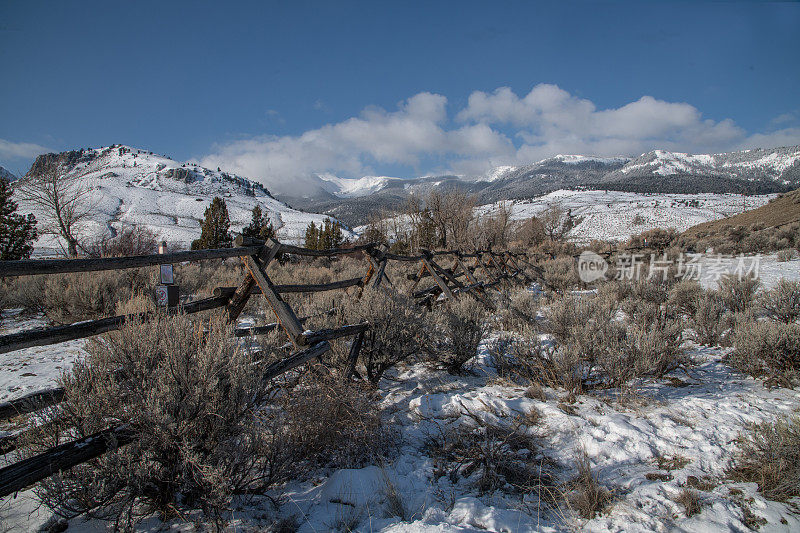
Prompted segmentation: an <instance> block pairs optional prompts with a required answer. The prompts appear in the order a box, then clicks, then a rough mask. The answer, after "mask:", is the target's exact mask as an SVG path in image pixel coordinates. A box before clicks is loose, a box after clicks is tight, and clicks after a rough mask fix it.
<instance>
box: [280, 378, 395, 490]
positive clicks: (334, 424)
mask: <svg viewBox="0 0 800 533" xmlns="http://www.w3.org/2000/svg"><path fill="white" fill-rule="evenodd" d="M379 400H380V399H379V397H378V396H377V395H376V393H375V390H374V389H372V388H371V387H370V388H368V387H363V386H359V385H358V384H352V383H344V382H342V380H341V379H337V378H336V377H335V376H332V375H331V374H329V373H327V372H325V371H324V370H322V369H317V371H314V372H307V373H305V374H303V375H302V377H301V378H300V379H299V381H298V382H297V383H295V384H292V386H291V387H288V388H285V389H284V390H283V394H282V395H281V398H280V400H279V401H278V404H279V405H280V406H281V407H282V409H281V410H280V411H279V412H277V413H274V415H275V416H276V417H277V419H276V420H274V421H273V427H274V428H276V429H277V437H278V438H276V441H278V442H276V444H278V443H279V445H280V447H282V448H283V449H284V450H285V451H286V452H288V453H289V454H290V457H289V458H288V459H289V460H282V461H280V462H277V464H283V465H286V466H287V467H288V466H289V465H291V470H292V471H293V475H294V476H296V475H298V474H299V473H301V472H303V471H306V470H308V469H310V468H315V467H320V466H324V467H331V468H357V467H361V466H364V465H366V464H369V463H370V462H374V461H375V460H376V459H377V458H379V457H383V456H384V455H385V454H386V453H387V452H388V451H389V450H390V449H391V448H392V446H391V440H392V439H391V437H392V434H391V431H390V429H389V428H388V427H387V426H386V425H385V424H384V422H383V418H382V416H381V409H380V406H379ZM287 474H288V472H287ZM284 477H286V474H284Z"/></svg>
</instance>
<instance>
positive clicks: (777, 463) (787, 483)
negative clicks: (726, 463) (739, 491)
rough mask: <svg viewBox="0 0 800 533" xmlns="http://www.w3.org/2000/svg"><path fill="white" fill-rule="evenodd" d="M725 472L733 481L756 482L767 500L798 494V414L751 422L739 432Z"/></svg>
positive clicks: (799, 430) (799, 492) (799, 422)
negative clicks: (791, 416) (786, 417)
mask: <svg viewBox="0 0 800 533" xmlns="http://www.w3.org/2000/svg"><path fill="white" fill-rule="evenodd" d="M737 442H738V445H739V449H738V450H737V452H736V454H735V456H734V460H733V463H732V465H731V467H730V468H729V469H728V471H727V474H728V476H730V477H731V479H733V480H734V481H745V482H753V483H758V490H759V491H760V492H761V493H762V494H763V495H764V497H766V498H768V499H770V500H777V501H787V500H789V499H791V498H795V497H797V496H800V418H797V417H795V418H791V419H785V420H781V419H778V420H775V421H774V422H771V423H770V422H765V423H762V424H758V425H753V426H751V427H750V428H749V430H748V431H745V432H743V433H742V434H741V435H739V438H738V440H737Z"/></svg>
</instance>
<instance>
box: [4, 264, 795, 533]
mask: <svg viewBox="0 0 800 533" xmlns="http://www.w3.org/2000/svg"><path fill="white" fill-rule="evenodd" d="M765 267H766V270H765V272H766V274H767V277H766V278H765V280H767V281H765V283H766V284H767V285H771V284H772V283H774V280H777V279H778V278H779V277H780V276H781V275H787V274H788V275H789V276H791V277H795V278H796V277H797V275H798V272H800V269H798V261H793V262H787V263H777V262H775V261H774V260H772V261H767V262H766V263H765ZM36 320H39V319H29V318H26V319H22V318H20V317H18V316H14V313H9V312H8V311H6V312H5V315H4V322H3V324H2V326H0V333H10V332H13V331H16V330H20V329H27V328H29V327H31V326H33V325H36V324H42V325H43V322H37V321H36ZM689 350H690V354H691V355H692V357H693V358H694V360H695V364H694V365H693V366H691V367H690V368H689V369H687V370H686V371H683V370H681V371H676V372H674V373H672V374H671V375H669V376H668V377H667V378H665V379H662V380H658V381H648V382H643V383H640V384H639V387H638V388H637V392H636V393H635V394H625V395H619V394H616V393H615V392H613V391H604V392H599V393H595V394H589V395H581V396H578V397H577V398H576V399H575V401H574V402H570V401H569V399H568V398H566V395H565V394H564V393H563V392H560V391H556V390H552V389H544V394H545V397H544V398H543V399H542V398H539V399H536V398H530V397H528V396H529V395H526V390H525V388H524V387H520V386H516V385H514V384H513V383H509V382H506V381H504V380H501V379H498V378H497V377H496V373H495V371H494V369H493V367H492V365H491V358H490V356H489V354H488V351H487V349H486V347H484V348H483V349H482V350H481V352H480V353H479V354H478V356H477V357H476V360H475V363H474V365H473V366H472V369H471V370H472V372H471V374H470V375H468V376H451V375H449V374H446V373H444V372H440V371H436V370H432V369H430V368H428V367H425V366H423V365H416V366H411V367H408V368H405V369H403V370H401V371H399V372H397V373H395V374H393V376H391V377H393V378H395V379H392V380H384V382H383V384H384V385H383V387H382V392H381V394H382V398H383V400H382V401H383V406H384V407H385V412H386V414H387V418H388V419H389V422H390V423H391V425H392V426H393V427H394V428H395V429H396V432H397V434H396V439H395V442H396V446H397V448H396V449H395V450H392V451H391V452H390V453H389V454H388V457H389V458H390V459H387V460H386V461H385V462H384V463H383V464H379V465H371V466H367V467H365V468H360V469H340V470H335V471H329V470H322V471H317V472H315V473H314V474H313V475H312V476H310V477H309V478H307V479H303V480H296V481H294V482H292V483H289V484H287V485H286V486H284V487H281V490H276V491H275V492H274V493H273V494H271V495H270V496H271V498H261V499H255V500H248V501H238V502H236V505H235V506H234V508H233V511H232V512H231V515H230V516H229V517H228V518H229V519H230V530H231V531H263V530H264V529H265V528H267V527H269V526H270V525H272V524H275V522H276V521H277V520H279V519H286V520H287V521H293V522H295V523H296V525H297V526H299V531H302V532H309V533H310V532H319V531H330V530H336V529H338V530H342V531H344V530H348V528H351V529H352V530H354V531H364V532H369V531H387V532H408V533H418V532H425V533H427V532H431V533H433V532H437V533H438V532H441V533H444V532H453V533H455V532H471V531H503V532H517V531H520V532H522V531H571V530H576V529H579V530H586V531H697V532H701V531H748V530H749V529H751V528H758V529H759V530H760V531H762V532H768V531H798V530H800V501H798V500H797V499H795V501H793V502H791V501H790V502H789V503H778V502H773V501H768V500H766V499H764V497H763V496H762V495H761V494H760V493H758V492H757V487H756V485H755V484H754V483H734V482H732V481H730V480H729V479H726V475H725V469H726V468H727V466H728V465H729V464H730V460H731V457H732V455H733V453H734V452H735V450H736V444H735V440H736V437H737V435H739V433H740V432H741V431H743V430H744V429H746V428H747V426H748V425H749V424H753V423H760V422H766V421H772V420H774V419H775V418H776V417H786V416H800V391H795V390H790V389H767V388H765V387H764V386H763V384H762V383H761V382H759V381H756V380H754V379H752V378H749V377H746V376H743V375H741V374H739V373H737V372H735V371H734V370H732V369H731V368H730V367H728V366H727V365H726V364H725V363H724V362H723V361H722V357H723V356H724V354H725V353H726V349H724V348H709V347H703V346H698V345H694V344H690V346H689ZM81 353H82V349H81V343H80V342H78V341H76V342H74V343H64V344H62V345H59V346H58V347H57V348H56V347H50V348H41V349H38V348H31V349H28V350H20V351H18V352H14V353H11V354H7V355H5V356H4V357H3V359H2V361H3V362H2V365H0V387H1V388H0V400H2V399H8V398H12V397H17V396H20V395H22V394H24V393H26V392H29V391H31V390H34V389H40V388H42V387H44V386H47V385H50V384H52V382H53V381H54V380H55V379H56V377H57V375H58V373H59V372H60V371H62V370H65V369H67V368H68V367H69V366H70V364H71V362H72V361H74V359H75V358H76V357H79V356H80V354H81ZM531 411H538V413H539V415H540V416H539V417H527V415H528V413H530V412H531ZM473 417H477V418H479V419H480V420H483V421H485V422H489V423H492V424H498V425H508V424H512V423H513V422H514V421H515V420H518V419H520V417H523V418H525V417H527V419H528V420H529V421H530V422H529V423H528V425H527V426H526V431H528V432H529V434H530V435H532V436H533V437H534V439H535V442H536V443H537V449H536V450H528V451H527V452H526V451H525V450H521V451H520V452H519V453H523V454H524V453H532V454H535V458H536V459H537V460H540V461H541V463H542V464H548V465H552V466H551V468H552V472H553V475H554V476H555V478H556V480H557V481H558V484H557V485H556V490H561V491H563V490H565V489H564V488H563V487H564V483H566V482H568V481H569V480H570V479H571V478H573V477H574V476H575V473H576V467H575V462H576V459H577V458H579V457H580V456H581V455H582V454H584V453H585V454H586V456H587V457H588V459H589V462H590V464H591V467H592V470H593V471H594V473H595V474H596V475H597V478H598V480H599V482H600V484H601V485H602V486H604V487H606V488H607V489H609V490H610V492H611V495H612V498H613V500H612V503H611V504H610V506H609V507H608V508H607V509H606V510H605V511H604V512H603V513H601V514H600V515H598V516H596V517H594V518H592V519H581V518H578V517H577V516H576V514H575V513H574V512H573V511H572V510H571V509H569V508H568V506H567V505H565V504H563V503H562V504H559V505H556V506H548V505H546V504H542V503H540V501H539V499H538V497H536V496H531V495H520V494H517V493H515V492H514V491H513V490H508V491H503V490H497V491H493V492H490V493H481V492H480V491H479V490H478V489H477V488H476V487H475V482H476V479H475V478H474V476H473V477H469V476H467V477H461V478H454V477H450V476H448V475H443V476H440V475H438V474H437V473H436V472H437V467H436V464H435V459H434V457H432V455H431V454H430V452H429V447H428V446H427V444H428V443H429V437H431V436H433V435H436V434H437V433H439V432H441V431H442V430H443V429H445V428H447V427H453V426H457V425H460V424H469V423H472V421H473V420H474V418H473ZM0 461H2V459H0ZM687 486H692V487H694V489H695V490H696V493H697V494H698V496H699V503H700V512H699V513H697V514H694V515H693V516H687V515H686V511H685V509H684V507H683V506H682V505H681V504H680V503H677V502H676V499H677V498H678V497H679V496H680V494H681V492H682V491H683V490H684V488H686V487H687ZM398 515H399V516H398ZM49 517H50V515H49V513H48V512H46V510H44V509H37V508H36V506H35V502H34V500H33V496H32V493H31V491H27V492H24V493H21V494H19V495H18V496H17V497H16V498H13V499H8V498H7V499H5V500H4V501H1V500H0V531H6V530H8V531H35V530H36V529H37V528H38V527H39V526H40V525H42V524H43V523H45V522H47V520H48V519H49ZM191 518H192V517H187V519H189V520H187V521H184V522H182V523H177V522H175V523H168V524H165V523H162V522H159V521H158V520H156V519H155V518H153V519H151V520H146V521H144V522H143V523H141V524H140V525H139V529H140V530H143V531H164V530H168V531H195V525H194V524H193V523H191ZM105 528H106V524H104V523H102V522H97V521H88V522H87V521H84V520H82V519H74V520H72V521H71V522H70V524H69V531H104V530H105Z"/></svg>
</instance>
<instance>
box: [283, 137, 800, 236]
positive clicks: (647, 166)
mask: <svg viewBox="0 0 800 533" xmlns="http://www.w3.org/2000/svg"><path fill="white" fill-rule="evenodd" d="M317 179H319V180H320V182H324V183H322V184H321V185H320V186H321V187H322V188H324V194H323V193H320V194H313V193H312V194H308V195H305V196H297V195H286V194H277V195H276V196H277V197H278V198H280V199H283V200H285V201H287V202H288V203H291V204H292V205H294V206H296V207H298V208H301V209H307V210H312V211H318V212H324V213H328V214H331V215H332V216H336V217H337V218H339V219H340V220H342V221H344V222H345V223H347V224H350V225H353V226H356V225H361V224H364V223H365V222H366V220H367V218H368V217H369V216H370V215H371V214H372V213H374V212H376V211H380V210H387V209H388V210H391V209H394V208H398V207H400V206H402V204H403V203H404V202H405V201H406V200H407V199H408V197H409V196H410V195H412V194H420V193H421V194H424V193H425V192H427V191H428V190H430V189H441V190H444V189H447V188H451V187H455V188H459V189H461V190H464V191H465V192H468V193H470V194H473V195H475V196H476V198H477V201H478V204H479V205H484V204H490V203H494V202H498V201H501V200H524V199H530V198H534V197H537V196H541V195H544V194H548V193H550V192H553V191H557V190H560V189H575V188H588V189H600V190H606V189H608V190H616V191H622V192H636V193H647V192H653V193H656V192H657V193H667V194H677V193H721V194H727V193H737V194H749V195H763V194H771V193H780V192H786V191H789V190H791V189H794V188H796V187H798V186H800V146H785V147H778V148H770V149H762V148H756V149H750V150H741V151H736V152H724V153H718V154H688V153H682V152H668V151H665V150H653V151H650V152H646V153H644V154H642V155H640V156H638V157H634V158H628V157H623V156H617V157H598V156H587V155H564V154H560V155H557V156H554V157H550V158H546V159H542V160H540V161H537V162H535V163H531V164H529V165H520V166H502V167H495V168H493V169H492V170H490V171H489V172H488V173H486V174H485V175H483V176H479V177H477V179H470V180H467V179H464V178H463V177H462V176H453V175H442V176H425V177H422V178H399V177H385V176H383V177H373V176H365V177H363V178H358V179H349V178H339V177H335V176H330V175H319V176H317ZM359 185H363V186H359ZM367 185H368V186H367ZM345 190H346V192H343V191H345Z"/></svg>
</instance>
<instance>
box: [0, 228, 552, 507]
mask: <svg viewBox="0 0 800 533" xmlns="http://www.w3.org/2000/svg"><path fill="white" fill-rule="evenodd" d="M285 254H288V255H294V256H302V257H335V256H344V255H352V254H358V255H360V256H361V257H364V258H365V259H366V261H367V271H366V273H365V274H364V275H363V276H361V277H358V278H353V279H348V280H341V281H334V282H331V283H321V284H313V285H276V284H274V283H273V282H272V280H271V279H270V277H269V275H268V274H267V267H268V265H269V264H270V263H271V262H272V261H274V260H276V258H278V257H279V256H281V255H285ZM232 257H238V258H240V259H241V261H242V262H243V264H244V266H245V276H244V277H243V279H242V280H241V281H240V283H239V285H238V286H236V287H217V288H216V289H215V290H214V292H213V295H212V296H211V297H209V298H204V299H200V300H196V301H192V302H188V303H184V304H181V305H179V307H178V308H177V309H175V308H173V309H172V310H173V311H180V312H182V313H186V314H192V313H198V312H201V311H207V310H210V309H219V308H225V312H226V314H227V318H228V320H229V321H230V322H232V323H235V322H236V320H237V319H238V317H239V315H240V314H241V313H242V311H243V310H244V308H245V305H246V304H247V302H248V301H249V299H250V297H251V296H253V295H258V294H260V295H262V296H263V297H264V298H265V299H266V301H267V303H268V304H269V306H270V308H271V309H272V311H273V312H274V313H275V316H276V318H277V322H275V323H273V324H268V325H265V326H256V327H250V328H236V329H234V332H235V335H236V336H239V337H243V336H249V335H261V334H265V333H267V332H270V331H273V330H275V329H277V328H282V329H283V330H284V331H285V332H286V334H287V335H288V337H289V340H290V341H291V342H292V344H293V345H294V349H295V351H294V352H293V353H292V354H291V355H289V356H287V357H285V358H284V359H281V360H279V361H277V362H275V363H272V364H271V365H270V366H268V367H267V368H266V369H265V372H264V381H265V382H267V381H268V380H271V379H273V378H275V377H277V376H279V375H281V374H283V373H285V372H287V371H289V370H292V369H294V368H296V367H298V366H300V365H302V364H304V363H306V362H308V361H311V360H313V359H316V358H319V357H320V356H322V355H323V354H325V353H326V352H327V351H328V350H330V349H331V346H330V343H329V341H331V340H333V339H339V338H343V337H353V341H352V342H351V345H350V353H349V366H348V368H349V372H348V376H347V377H348V378H349V377H351V375H352V371H353V369H354V368H355V366H356V364H357V360H358V354H359V350H360V347H361V343H362V340H363V337H364V333H365V332H366V331H367V330H368V329H369V324H350V325H345V326H342V327H339V328H335V329H322V330H318V331H307V330H306V329H305V328H304V327H303V324H304V322H305V321H306V320H307V319H308V318H310V317H303V318H300V317H298V316H297V314H296V313H295V311H294V310H293V309H292V307H291V306H290V305H289V304H288V303H287V302H286V301H285V300H284V299H283V298H282V296H281V295H282V294H287V293H309V292H312V293H314V292H322V291H330V290H336V289H347V288H350V287H358V290H359V293H358V295H359V296H360V295H361V294H362V293H363V291H364V290H393V287H394V284H393V282H392V281H391V279H390V277H389V273H388V272H387V264H388V263H389V262H390V261H403V262H411V263H418V265H419V268H418V269H417V270H415V272H416V273H415V274H411V275H409V276H408V277H409V278H410V279H411V280H413V282H414V283H413V286H412V288H411V295H412V296H413V297H414V298H415V299H417V301H418V302H419V303H420V304H423V305H427V306H433V305H435V304H436V303H437V302H438V301H443V300H447V299H451V298H455V297H457V296H459V295H462V294H468V295H471V296H472V297H474V298H475V299H476V300H477V301H479V302H481V303H482V304H483V305H486V306H487V307H489V308H492V305H493V304H492V303H491V300H490V299H489V298H488V297H487V295H486V291H487V290H488V289H490V288H492V287H497V286H499V285H502V284H509V283H515V282H516V283H529V282H532V281H534V280H535V279H536V280H539V281H540V282H542V278H541V270H540V269H539V267H537V266H536V265H535V264H533V263H531V262H530V261H529V259H530V258H529V256H528V255H527V254H524V253H515V252H509V251H492V250H483V251H475V252H472V253H461V252H459V251H454V250H451V251H427V250H423V251H421V252H420V253H418V254H416V255H398V254H393V253H389V252H388V251H387V250H386V249H385V247H384V246H382V245H379V244H362V245H357V246H352V247H349V248H340V249H329V250H310V249H307V248H301V247H297V246H292V245H288V244H284V243H281V242H278V241H277V240H275V239H270V240H269V241H266V242H265V241H257V240H254V239H247V238H242V237H239V238H238V239H237V240H236V244H235V247H233V248H225V249H215V250H196V251H183V252H174V253H166V254H153V255H143V256H132V257H110V258H89V259H42V260H22V261H0V277H12V276H31V275H38V274H60V273H70V272H92V271H100V270H121V269H131V268H140V267H147V266H155V265H162V264H172V263H180V262H186V261H200V260H206V259H224V258H232ZM443 260H447V261H449V262H451V264H450V265H449V266H442V265H440V262H442V261H443ZM469 263H471V264H469ZM427 278H430V281H432V283H431V284H430V286H427V287H424V288H418V285H419V284H420V283H422V282H423V280H426V279H427ZM136 317H137V318H139V319H145V318H146V313H143V314H141V315H136ZM132 318H133V317H132V316H131V315H121V316H113V317H107V318H102V319H99V320H91V321H87V322H80V323H75V324H69V325H64V326H55V327H50V328H45V329H34V330H28V331H21V332H19V333H12V334H9V335H3V336H0V354H4V353H8V352H12V351H14V350H21V349H24V348H30V347H33V346H46V345H51V344H57V343H61V342H65V341H70V340H75V339H82V338H87V337H91V336H94V335H99V334H101V333H105V332H108V331H113V330H117V329H120V328H121V327H122V325H123V324H125V322H126V321H129V320H131V319H132ZM64 399H65V391H64V389H63V388H59V387H56V388H51V389H48V390H42V391H36V392H33V393H30V394H27V395H25V396H23V397H21V398H17V399H14V400H11V401H7V402H3V403H0V420H9V419H12V418H15V417H17V416H20V415H24V414H27V413H34V412H36V411H39V410H41V409H44V408H46V407H50V406H54V405H57V404H59V403H60V402H62V401H64ZM19 437H20V433H16V434H13V435H10V436H6V437H2V438H0V454H2V455H5V454H8V453H10V452H13V451H14V450H15V449H16V443H17V442H18V441H19ZM135 438H136V435H135V434H134V433H133V432H132V431H131V430H130V429H129V428H127V427H125V426H118V427H111V428H108V429H106V430H104V431H100V432H98V433H96V434H94V435H90V436H88V437H85V438H81V439H77V440H75V441H72V442H68V443H65V444H61V445H59V446H57V447H55V448H52V449H50V450H48V451H45V452H43V453H41V454H39V455H36V456H33V457H29V458H26V459H22V460H20V461H17V462H15V463H13V464H11V465H9V466H6V467H4V468H2V469H0V497H3V496H7V495H9V494H13V493H16V492H18V491H20V490H22V489H25V488H27V487H29V486H31V485H33V484H34V483H36V482H38V481H41V480H43V479H45V478H47V477H50V476H51V475H53V474H56V473H58V472H60V471H64V470H68V469H70V468H72V467H74V466H76V465H78V464H81V463H84V462H87V461H90V460H92V459H94V458H97V457H99V456H100V455H102V454H104V453H106V452H107V451H109V450H113V449H116V448H119V447H121V446H124V445H126V444H128V443H130V442H132V441H133V440H134V439H135Z"/></svg>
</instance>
